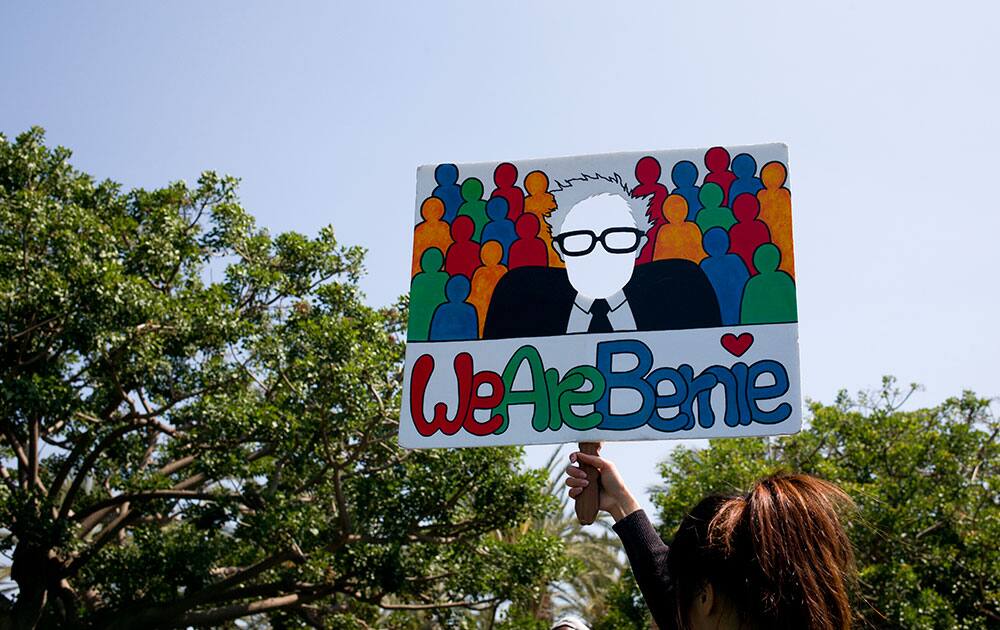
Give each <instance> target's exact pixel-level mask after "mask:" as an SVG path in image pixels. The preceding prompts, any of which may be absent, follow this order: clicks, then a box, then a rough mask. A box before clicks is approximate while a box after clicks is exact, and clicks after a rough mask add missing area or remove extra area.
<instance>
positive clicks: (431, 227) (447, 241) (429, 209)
mask: <svg viewBox="0 0 1000 630" xmlns="http://www.w3.org/2000/svg"><path fill="white" fill-rule="evenodd" d="M420 216H422V217H423V218H424V220H423V221H421V222H420V223H418V224H417V227H416V228H414V229H413V266H412V267H411V271H410V277H411V278H412V277H413V276H415V275H417V274H418V273H420V257H421V256H423V255H424V252H425V251H427V250H428V249H430V248H431V247H437V248H438V249H440V250H441V251H442V252H446V251H448V246H449V245H451V228H450V227H448V224H447V223H445V222H444V221H442V220H441V217H443V216H444V202H442V201H441V200H440V199H438V198H437V197H428V198H427V199H424V203H422V204H421V205H420Z"/></svg>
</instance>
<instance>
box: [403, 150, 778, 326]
mask: <svg viewBox="0 0 1000 630" xmlns="http://www.w3.org/2000/svg"><path fill="white" fill-rule="evenodd" d="M703 162H704V168H705V169H706V170H705V171H704V173H705V175H704V178H703V180H702V183H701V185H698V180H699V175H700V173H699V166H698V165H696V164H695V163H694V162H691V161H689V160H682V161H679V162H677V163H676V164H673V165H672V166H671V168H670V180H669V182H665V181H664V171H663V169H662V166H661V164H660V162H659V161H658V160H657V159H656V158H654V157H653V156H645V157H642V158H641V159H639V160H638V162H637V163H636V164H635V168H634V176H635V181H636V183H635V185H634V186H633V187H632V196H633V197H643V198H647V199H648V204H649V205H648V209H647V211H646V212H647V216H648V217H649V219H650V222H651V227H650V228H649V231H648V232H647V233H646V242H645V244H644V245H643V248H642V250H641V251H640V253H639V255H638V257H637V258H636V265H642V264H644V263H648V262H651V261H656V260H666V259H684V260H689V261H691V262H693V263H695V264H697V265H699V266H700V267H701V269H702V271H703V272H704V273H705V275H706V277H707V278H708V280H709V282H710V283H711V284H712V287H713V289H714V290H715V293H716V297H717V298H718V302H719V307H720V311H721V316H722V323H723V325H726V326H732V325H738V324H764V323H774V322H788V321H795V319H796V314H795V312H794V304H795V281H794V278H795V267H794V255H793V252H792V216H791V193H790V192H789V190H788V188H787V187H786V186H785V181H786V179H787V169H786V167H785V165H784V164H782V163H781V162H777V161H775V162H768V163H767V164H764V165H763V166H761V167H760V168H759V170H758V164H757V161H756V160H755V159H754V157H753V156H751V155H750V154H748V153H740V154H738V155H736V156H735V157H732V158H731V157H730V154H729V151H727V150H726V149H725V148H723V147H713V148H711V149H709V150H708V151H706V153H705V155H704V160H703ZM518 176H519V173H518V170H517V168H516V167H515V166H514V165H513V164H511V163H508V162H504V163H502V164H500V165H498V166H497V167H496V169H495V170H494V172H493V189H492V191H491V192H490V193H489V196H488V197H486V196H485V193H486V188H485V186H484V184H483V182H482V181H480V180H479V179H477V178H475V177H468V178H465V179H464V180H461V181H460V179H461V178H460V174H459V169H458V167H457V166H456V165H454V164H440V165H438V166H437V168H436V169H435V171H434V179H435V181H436V184H437V185H436V186H435V188H434V190H433V191H432V193H431V196H430V197H427V198H426V199H425V200H424V201H423V203H422V204H421V206H420V216H421V220H420V222H419V223H418V224H417V226H416V228H415V230H414V248H413V264H412V273H411V276H412V284H411V290H410V323H409V332H408V338H409V340H410V341H459V340H471V339H480V338H482V334H483V326H484V324H485V322H486V314H487V311H488V310H489V305H490V298H491V297H492V295H493V290H494V288H495V287H496V285H497V283H498V282H499V281H500V279H501V278H502V277H503V276H504V274H506V273H507V272H508V271H509V270H511V269H516V268H518V267H527V266H533V267H563V266H564V265H563V263H562V260H561V259H560V257H559V255H558V254H557V253H556V251H555V249H554V247H553V244H552V234H551V230H550V227H549V224H548V223H547V221H546V218H547V217H548V216H550V215H551V213H552V211H553V210H554V209H555V208H556V200H555V197H554V195H553V194H552V193H550V192H549V187H550V181H549V177H548V176H547V175H546V174H545V173H544V172H542V171H538V170H536V171H532V172H530V173H528V174H526V175H525V177H524V180H523V187H522V186H519V185H518ZM788 305H791V307H790V308H789V306H788ZM524 316H525V317H530V313H525V314H524Z"/></svg>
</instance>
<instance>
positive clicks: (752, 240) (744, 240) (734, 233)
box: [729, 193, 771, 276]
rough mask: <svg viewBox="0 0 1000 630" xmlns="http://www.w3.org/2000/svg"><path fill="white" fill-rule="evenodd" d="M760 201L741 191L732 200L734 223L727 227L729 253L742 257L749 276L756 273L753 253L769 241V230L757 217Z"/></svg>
mask: <svg viewBox="0 0 1000 630" xmlns="http://www.w3.org/2000/svg"><path fill="white" fill-rule="evenodd" d="M759 214H760V203H759V202H758V201H757V198H756V197H754V196H753V195H751V194H750V193H743V194H742V195H738V196H737V197H736V201H734V202H733V215H734V216H735V217H736V223H735V224H733V227H731V228H729V253H731V254H737V255H739V257H740V258H742V259H743V262H744V263H745V264H746V266H747V269H748V270H749V271H750V275H751V276H755V275H757V268H756V267H754V264H753V253H754V252H755V251H757V248H758V247H760V246H761V245H763V244H764V243H770V242H771V232H770V231H769V230H768V229H767V224H766V223H764V222H763V221H761V220H760V219H758V218H757V215H759Z"/></svg>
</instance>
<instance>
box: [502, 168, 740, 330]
mask: <svg viewBox="0 0 1000 630" xmlns="http://www.w3.org/2000/svg"><path fill="white" fill-rule="evenodd" d="M556 185H557V188H556V189H555V190H553V191H552V193H553V196H554V198H555V201H556V208H555V209H554V210H553V211H552V213H551V214H550V215H549V216H548V217H546V222H547V223H548V224H549V227H550V229H551V232H552V243H553V247H554V248H555V251H556V253H557V254H558V255H559V257H560V259H561V260H562V261H563V263H564V264H565V269H561V268H551V267H523V268H518V269H512V270H511V271H510V272H509V273H508V274H507V275H506V276H504V277H503V279H502V280H501V281H500V283H499V284H498V285H497V287H496V290H495V292H494V294H493V297H492V300H491V301H490V307H489V311H488V314H487V318H486V325H485V328H484V332H483V337H484V338H486V339H500V338H512V337H530V336H545V335H558V334H567V333H609V332H617V331H636V330H639V331H646V330H672V329H682V328H705V327H710V326H719V325H720V324H721V317H720V314H719V304H718V301H717V299H716V296H715V293H714V290H713V289H712V285H711V284H710V283H709V281H708V279H707V277H706V276H705V274H704V273H703V272H702V270H701V269H700V267H699V266H698V265H696V264H694V263H692V262H690V261H688V260H680V259H670V260H659V261H654V262H651V263H647V264H644V265H639V266H636V264H635V260H636V258H637V257H638V255H639V252H640V251H641V249H642V247H643V245H644V244H645V242H646V238H647V236H646V234H647V232H648V231H649V228H650V220H649V218H648V217H647V212H646V209H647V208H646V207H647V205H648V203H649V201H648V199H645V198H638V199H637V198H633V197H632V195H631V192H630V190H629V188H628V186H627V184H626V183H625V182H624V180H623V179H622V178H621V176H620V175H618V174H612V175H601V174H592V175H581V176H579V177H575V178H571V179H567V180H565V181H561V182H556Z"/></svg>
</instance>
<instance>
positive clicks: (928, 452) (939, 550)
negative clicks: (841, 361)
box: [654, 379, 1000, 628]
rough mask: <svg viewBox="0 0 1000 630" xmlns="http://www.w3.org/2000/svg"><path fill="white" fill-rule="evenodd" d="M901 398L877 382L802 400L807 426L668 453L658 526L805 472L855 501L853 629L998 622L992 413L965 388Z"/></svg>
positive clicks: (890, 384) (669, 526)
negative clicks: (909, 404) (783, 475)
mask: <svg viewBox="0 0 1000 630" xmlns="http://www.w3.org/2000/svg"><path fill="white" fill-rule="evenodd" d="M912 392H913V388H912V387H911V389H910V392H909V393H912ZM908 397H909V395H908V394H907V395H903V394H902V393H901V392H900V391H899V389H898V388H897V387H896V386H895V383H894V381H893V380H892V379H886V380H885V382H884V383H883V387H882V389H881V391H879V392H878V393H876V394H867V395H861V396H860V397H859V398H858V399H857V400H852V399H851V398H849V397H848V396H847V395H846V394H844V393H841V395H840V396H839V398H838V400H837V402H836V404H834V405H821V404H815V403H814V404H812V405H811V406H810V409H811V421H810V422H809V426H808V427H806V428H805V429H804V430H803V431H802V432H801V433H799V434H797V435H792V436H787V437H780V438H776V439H736V440H732V439H731V440H713V441H712V442H711V443H710V446H709V447H708V448H705V449H689V448H680V449H677V450H675V451H674V452H673V453H672V454H671V456H670V458H669V459H668V460H667V461H665V462H664V463H663V464H662V465H661V468H660V472H661V474H662V476H663V479H664V485H663V487H662V488H661V489H659V490H658V491H656V492H655V494H654V501H655V503H656V504H657V506H658V507H659V510H660V511H659V518H660V522H661V523H662V527H661V532H660V533H661V535H662V536H664V538H665V539H666V540H668V541H669V540H670V538H671V537H672V536H673V531H674V529H675V528H676V526H677V524H678V523H679V522H680V519H681V517H682V516H683V515H684V513H685V512H686V511H687V510H688V509H690V508H691V507H693V506H694V505H695V504H696V503H697V502H698V501H699V500H700V499H701V498H702V497H704V496H706V495H708V494H711V493H716V492H722V493H741V492H744V491H745V490H746V488H748V487H749V485H750V484H751V482H752V481H753V480H755V479H757V478H759V477H760V476H763V475H766V474H768V473H770V472H773V471H775V470H776V469H787V470H792V471H801V472H806V473H810V474H814V475H817V476H819V477H822V478H824V479H828V480H831V481H834V482H836V483H838V484H840V485H841V486H842V487H843V488H844V489H845V490H847V492H848V493H849V494H850V495H851V496H852V497H853V498H854V500H855V501H856V502H857V506H858V510H857V513H856V514H855V516H854V518H853V519H852V520H851V521H850V523H851V524H850V526H849V533H850V535H851V538H852V540H853V542H854V545H855V547H856V552H857V561H858V568H859V572H860V594H859V600H858V602H857V604H856V609H857V611H858V613H859V614H860V616H861V617H862V618H863V620H864V623H863V624H862V625H863V626H868V627H874V628H897V627H904V628H991V627H993V628H995V627H997V624H998V623H1000V546H998V545H997V541H998V540H1000V446H998V443H997V434H998V432H1000V422H998V420H997V418H996V416H995V415H994V413H993V411H992V409H991V401H989V400H985V399H981V398H977V397H976V396H974V395H973V394H971V393H969V392H966V393H964V394H963V395H962V396H961V397H959V398H951V399H948V400H946V401H945V402H944V403H942V404H941V405H939V406H937V407H934V408H930V409H918V410H916V411H903V410H902V404H903V403H904V402H905V400H906V399H907V398H908Z"/></svg>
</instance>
